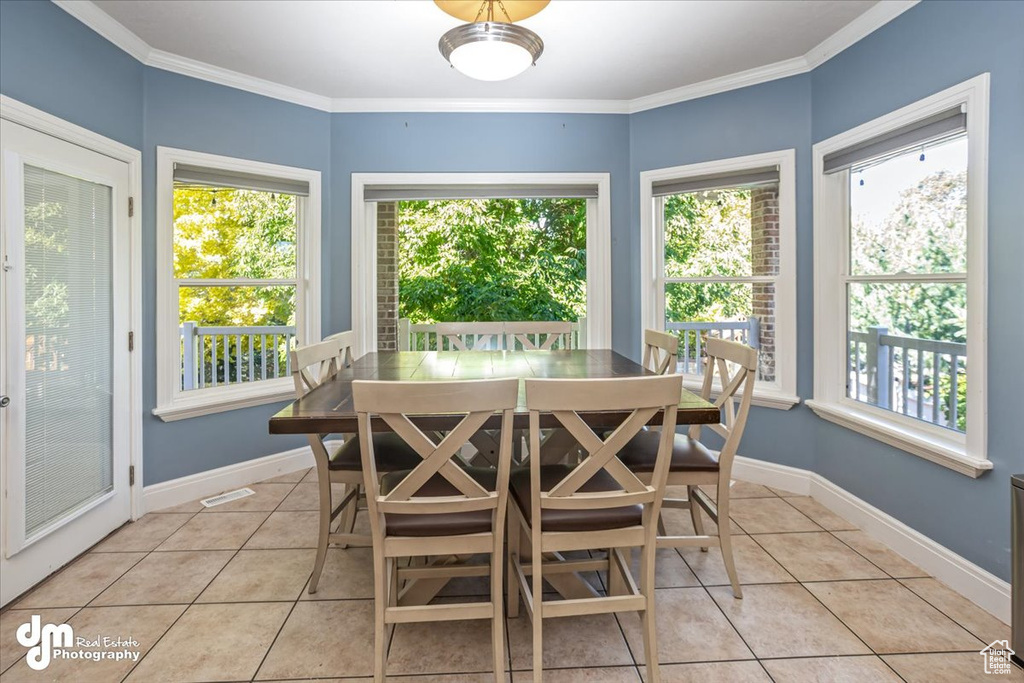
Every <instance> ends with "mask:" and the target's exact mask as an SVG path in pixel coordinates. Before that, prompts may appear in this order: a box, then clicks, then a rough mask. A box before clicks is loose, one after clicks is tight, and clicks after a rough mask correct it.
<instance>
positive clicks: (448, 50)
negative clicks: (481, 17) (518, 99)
mask: <svg viewBox="0 0 1024 683" xmlns="http://www.w3.org/2000/svg"><path fill="white" fill-rule="evenodd" d="M438 49H440V50H441V54H442V55H443V56H444V58H445V59H446V60H447V61H448V62H449V63H450V64H451V65H452V66H453V67H455V68H456V69H458V70H459V71H461V72H462V73H464V74H466V75H467V76H470V77H471V78H476V79H478V80H484V81H503V80H506V79H509V78H512V77H513V76H517V75H519V74H521V73H522V72H523V71H525V70H526V69H527V68H528V67H529V66H530V65H531V64H536V63H537V59H539V58H540V56H541V54H543V52H544V41H543V40H541V38H540V36H538V35H537V34H536V33H534V32H533V31H531V30H530V29H528V28H523V27H522V26H517V25H515V24H510V23H506V22H501V21H482V22H477V23H472V24H463V25H461V26H456V27H455V28H453V29H451V30H450V31H448V32H447V33H445V34H444V35H443V36H441V40H440V41H438ZM460 53H465V55H466V57H465V58H464V59H463V58H461V57H460Z"/></svg>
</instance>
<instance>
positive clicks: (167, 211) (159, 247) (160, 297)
mask: <svg viewBox="0 0 1024 683" xmlns="http://www.w3.org/2000/svg"><path fill="white" fill-rule="evenodd" d="M175 163H185V164H192V165H196V166H204V167H207V168H211V169H221V170H230V171H241V172H247V173H253V174H259V175H266V176H272V177H275V178H283V179H288V180H300V181H304V182H307V183H308V184H309V196H308V197H304V198H302V200H303V201H301V207H302V208H301V209H300V210H299V211H298V212H297V214H298V215H297V217H296V218H297V221H298V222H299V225H298V226H296V227H297V228H298V229H297V230H296V241H297V244H296V270H297V273H296V279H297V281H298V287H297V292H296V302H297V304H298V305H297V307H296V309H297V310H296V313H295V322H296V337H297V339H296V341H297V342H298V343H300V344H307V343H309V342H310V341H312V340H319V339H320V213H321V200H320V197H321V194H320V193H321V184H320V172H319V171H313V170H308V169H304V168H295V167H292V166H280V165H277V164H268V163H264V162H260V161H249V160H246V159H235V158H232V157H225V156H219V155H216V154H206V153H203V152H193V151H190V150H184V149H173V148H170V147H157V151H156V164H157V169H156V240H157V244H156V273H157V283H156V308H157V319H156V359H157V374H156V389H157V403H156V408H154V409H153V414H154V415H156V416H157V417H159V418H160V419H161V420H163V421H165V422H170V421H173V420H181V419H185V418H189V417H198V416H200V415H209V414H211V413H220V412H224V411H227V410H235V409H237V408H246V407H249V406H257V405H262V404H265V403H274V402H276V401H283V400H286V399H289V398H292V397H294V393H295V391H294V388H293V386H292V380H291V378H290V377H280V378H276V379H272V380H265V381H261V382H251V383H244V384H233V385H224V386H218V387H210V388H206V389H196V390H192V391H182V390H181V389H180V388H179V386H178V376H179V374H180V372H181V370H180V363H181V359H180V358H179V357H178V356H179V345H178V335H179V332H178V329H179V325H178V298H177V290H176V288H175V286H174V164H175Z"/></svg>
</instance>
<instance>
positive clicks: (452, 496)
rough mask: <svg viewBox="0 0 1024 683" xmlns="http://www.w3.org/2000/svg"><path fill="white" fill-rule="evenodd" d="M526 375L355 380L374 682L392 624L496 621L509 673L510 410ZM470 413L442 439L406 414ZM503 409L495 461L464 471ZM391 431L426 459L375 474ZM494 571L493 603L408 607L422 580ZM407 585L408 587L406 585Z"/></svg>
mask: <svg viewBox="0 0 1024 683" xmlns="http://www.w3.org/2000/svg"><path fill="white" fill-rule="evenodd" d="M518 393H519V380H517V379H514V378H510V379H496V380H469V381H462V382H457V381H456V382H369V381H355V382H353V383H352V398H353V403H354V407H355V410H356V412H357V414H358V416H359V435H360V443H361V444H362V445H363V446H362V456H363V471H364V472H363V473H364V476H365V486H366V490H367V507H368V508H369V514H370V529H371V531H372V535H373V565H374V658H373V661H374V673H373V676H374V681H377V682H378V683H379V682H380V681H383V679H384V676H385V671H386V666H387V651H388V640H389V638H388V634H387V630H388V626H389V625H391V624H400V623H409V622H423V621H452V620H461V619H490V620H491V634H492V647H493V655H494V677H495V680H496V681H503V680H504V676H505V631H504V625H505V623H504V610H503V609H502V607H503V605H502V570H503V563H504V561H505V560H504V553H503V545H502V544H503V540H504V522H505V511H506V506H507V503H508V482H509V471H510V469H511V464H512V414H513V411H514V409H515V406H516V398H517V396H518ZM425 409H429V411H430V412H431V413H453V414H457V415H464V416H465V417H463V418H462V419H461V421H460V422H459V424H458V426H456V427H455V428H454V429H452V430H451V431H449V432H448V434H447V436H445V437H444V438H443V439H440V440H437V441H435V437H434V436H433V435H428V434H427V433H424V432H423V431H421V430H420V429H419V428H418V427H416V426H415V425H414V424H413V422H412V421H410V420H409V418H408V417H407V415H409V414H415V413H417V412H422V411H424V410H425ZM496 412H497V413H501V432H500V434H501V436H500V441H501V448H500V452H499V456H498V466H497V468H496V469H491V468H469V469H464V468H463V466H461V465H460V463H459V462H458V453H459V451H460V449H461V448H462V446H463V445H464V444H465V443H466V442H467V441H468V440H469V437H470V436H472V435H473V434H474V433H475V432H477V431H479V430H480V428H481V427H482V426H483V424H484V422H485V421H486V420H487V419H489V418H491V417H493V416H494V414H495V413H496ZM378 419H379V420H381V421H383V422H384V423H385V424H386V425H387V427H388V428H390V429H392V430H394V432H395V434H396V435H398V436H399V437H400V438H401V439H403V440H404V441H405V442H406V443H407V444H409V446H410V447H412V448H413V449H415V451H416V453H417V455H418V458H419V463H418V464H417V465H416V466H415V467H413V468H410V469H408V470H404V471H400V472H391V473H388V474H385V475H384V476H383V477H382V478H378V474H379V472H378V471H377V467H376V462H377V461H378V458H377V457H376V453H375V451H376V438H372V439H371V429H372V424H373V421H375V420H378ZM478 554H487V555H489V556H490V557H489V566H488V565H487V564H484V565H472V564H458V563H456V564H451V563H448V562H447V561H446V558H449V557H451V556H461V557H467V556H472V555H478ZM421 556H435V557H438V558H441V561H439V562H432V563H429V564H427V565H425V566H424V565H419V564H417V565H410V566H400V565H399V561H400V560H402V559H403V558H410V559H411V558H415V557H421ZM454 576H490V580H491V601H490V602H467V603H451V602H445V603H442V604H427V605H408V604H403V599H402V598H403V597H404V596H405V595H406V593H407V592H409V591H408V590H406V589H408V588H410V587H411V586H412V584H405V582H414V581H415V580H416V579H420V578H423V579H427V580H432V579H436V578H438V577H454ZM403 584H405V585H404V586H403Z"/></svg>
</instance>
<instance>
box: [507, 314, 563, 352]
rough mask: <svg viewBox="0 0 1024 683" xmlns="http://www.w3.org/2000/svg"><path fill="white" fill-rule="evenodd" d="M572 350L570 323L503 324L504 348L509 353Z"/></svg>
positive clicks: (529, 322) (524, 322)
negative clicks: (557, 349)
mask: <svg viewBox="0 0 1024 683" xmlns="http://www.w3.org/2000/svg"><path fill="white" fill-rule="evenodd" d="M556 347H557V348H559V349H562V350H565V349H571V348H572V323H570V322H558V321H536V322H532V321H522V322H509V323H505V348H506V349H508V350H509V351H550V350H551V349H554V348H556Z"/></svg>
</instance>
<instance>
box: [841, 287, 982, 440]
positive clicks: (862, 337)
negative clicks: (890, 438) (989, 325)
mask: <svg viewBox="0 0 1024 683" xmlns="http://www.w3.org/2000/svg"><path fill="white" fill-rule="evenodd" d="M848 297H849V306H848V308H849V315H850V320H849V334H848V360H847V370H848V375H849V380H848V382H847V395H848V396H849V397H850V398H853V399H856V400H858V401H864V402H866V403H870V404H872V405H877V406H879V407H880V408H886V409H888V410H893V411H895V412H898V413H902V414H904V415H910V416H911V417H915V418H919V419H921V420H925V421H927V422H931V423H933V424H937V425H940V426H943V427H948V428H950V429H954V430H957V431H961V432H962V431H965V430H966V427H967V324H966V323H967V285H966V284H964V283H908V282H899V283H853V284H850V285H849V288H848Z"/></svg>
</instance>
